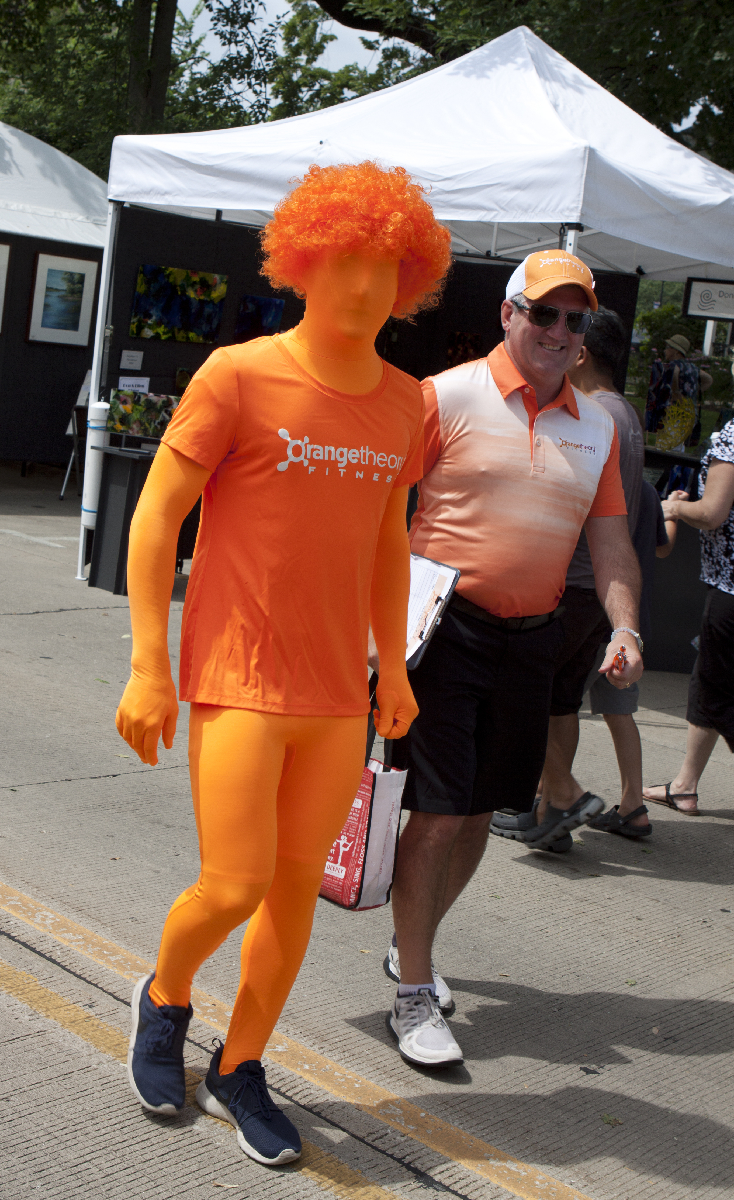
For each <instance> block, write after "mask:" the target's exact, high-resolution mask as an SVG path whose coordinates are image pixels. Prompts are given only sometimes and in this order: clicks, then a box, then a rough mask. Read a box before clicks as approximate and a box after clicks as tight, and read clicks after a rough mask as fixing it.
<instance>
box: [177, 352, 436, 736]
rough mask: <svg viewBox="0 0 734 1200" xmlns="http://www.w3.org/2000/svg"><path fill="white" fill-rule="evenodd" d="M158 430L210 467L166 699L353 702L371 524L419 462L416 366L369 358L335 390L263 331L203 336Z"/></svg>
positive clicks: (334, 709) (362, 662) (296, 710)
mask: <svg viewBox="0 0 734 1200" xmlns="http://www.w3.org/2000/svg"><path fill="white" fill-rule="evenodd" d="M163 440H164V441H165V442H166V443H167V445H169V446H171V447H172V448H173V449H174V450H178V451H179V453H181V454H184V455H185V456H186V457H187V458H190V459H192V460H193V461H194V462H196V463H199V464H200V465H201V466H203V467H207V468H208V469H209V470H210V471H212V472H213V474H212V476H211V478H210V479H209V481H208V483H207V485H206V488H205V490H204V496H203V503H202V514H201V525H200V527H199V536H198V538H197V542H196V550H195V552H194V561H193V565H192V568H191V578H190V579H189V586H188V591H187V595H186V604H185V607H184V617H183V629H182V633H181V668H180V688H181V699H182V700H195V701H197V702H199V703H200V704H217V705H223V706H226V707H229V708H251V709H256V710H258V711H260V712H273V713H289V714H292V715H296V716H360V715H362V714H363V713H367V712H368V711H369V699H368V695H367V670H366V662H367V630H368V625H369V598H370V583H371V579H372V567H373V563H374V556H375V547H376V544H377V535H378V532H379V528H380V523H381V521H382V516H383V513H384V511H385V506H386V504H387V501H388V498H389V495H390V492H391V490H392V488H394V487H401V486H403V485H404V484H411V483H414V482H415V481H416V480H417V479H418V478H419V477H420V474H421V454H422V445H423V397H422V394H421V389H420V385H419V384H418V382H417V380H415V379H413V378H411V377H410V376H409V375H405V374H403V372H402V371H398V370H397V369H396V368H395V367H392V366H389V365H388V364H387V363H383V374H382V380H381V382H380V383H379V384H378V386H377V387H376V388H375V389H374V390H373V391H371V392H368V393H367V394H366V395H360V396H350V395H345V394H344V393H342V392H336V391H333V390H332V389H331V388H328V387H325V386H324V385H323V384H320V383H318V382H317V381H316V380H315V379H313V378H312V377H311V376H310V375H308V374H307V373H306V372H305V371H304V370H303V368H302V367H300V366H299V365H298V363H297V362H296V361H295V359H294V358H293V357H292V356H291V355H290V354H289V353H288V351H287V349H286V348H285V346H284V344H283V343H282V342H281V340H280V338H279V337H278V336H277V335H275V336H274V337H263V338H257V339H256V340H255V341H252V342H247V343H245V344H244V345H241V346H228V347H226V348H222V349H220V350H215V351H214V353H213V354H212V355H211V356H210V357H209V358H208V359H207V361H206V362H205V363H204V365H203V367H201V368H200V369H199V370H198V371H197V373H196V375H195V376H194V378H193V379H192V381H191V383H190V385H189V387H188V388H187V390H186V393H185V395H184V397H183V399H182V401H181V403H180V404H179V406H178V408H177V409H176V411H175V413H174V415H173V419H172V420H171V423H170V425H169V426H168V428H167V430H166V433H165V436H164V438H163Z"/></svg>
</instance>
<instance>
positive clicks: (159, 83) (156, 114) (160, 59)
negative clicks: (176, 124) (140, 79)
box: [147, 0, 178, 131]
mask: <svg viewBox="0 0 734 1200" xmlns="http://www.w3.org/2000/svg"><path fill="white" fill-rule="evenodd" d="M177 7H178V5H177V0H158V3H157V5H156V10H155V27H154V29H153V45H152V46H151V51H150V85H149V89H148V110H147V118H148V125H149V127H150V129H151V131H152V130H158V129H162V128H163V117H164V114H165V110H166V92H167V91H168V78H169V76H170V74H171V42H172V41H173V30H174V26H175V24H176V8H177Z"/></svg>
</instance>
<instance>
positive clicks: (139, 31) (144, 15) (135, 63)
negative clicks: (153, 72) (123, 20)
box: [127, 0, 153, 133]
mask: <svg viewBox="0 0 734 1200" xmlns="http://www.w3.org/2000/svg"><path fill="white" fill-rule="evenodd" d="M152 11H153V0H133V10H132V18H131V21H130V73H129V75H128V84H127V108H128V124H129V127H130V132H131V133H140V132H141V131H142V130H143V127H144V125H145V101H146V96H147V93H148V54H149V47H150V18H151V13H152Z"/></svg>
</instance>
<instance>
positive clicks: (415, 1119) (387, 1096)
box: [0, 883, 589, 1200]
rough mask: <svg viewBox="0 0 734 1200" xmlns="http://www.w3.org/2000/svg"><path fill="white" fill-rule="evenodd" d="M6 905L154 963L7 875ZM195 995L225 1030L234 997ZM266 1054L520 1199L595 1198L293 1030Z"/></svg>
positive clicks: (202, 1012) (97, 953)
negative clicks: (304, 1041) (226, 1000)
mask: <svg viewBox="0 0 734 1200" xmlns="http://www.w3.org/2000/svg"><path fill="white" fill-rule="evenodd" d="M0 909H5V911H6V912H9V913H11V914H12V915H13V916H15V917H18V918H19V919H20V920H21V921H24V922H25V923H26V924H28V925H32V926H33V928H34V929H38V930H41V931H42V932H44V933H48V934H49V935H50V936H51V937H53V938H54V939H55V940H56V941H58V942H61V943H62V944H63V945H65V946H71V947H72V948H73V949H74V950H76V951H77V952H78V953H79V954H83V955H85V957H87V958H91V959H93V961H94V962H97V963H100V964H101V965H102V966H105V967H107V968H108V969H109V970H111V971H114V972H115V973H116V974H118V975H121V976H123V978H125V979H131V980H133V979H139V978H140V976H141V975H146V974H149V973H150V971H151V970H152V969H153V966H152V964H151V963H149V962H146V961H145V959H142V958H139V957H138V956H137V955H135V954H132V953H130V951H128V950H124V949H123V948H122V947H121V946H116V945H115V944H114V942H110V941H108V940H107V939H106V938H103V937H100V936H99V934H96V933H93V932H92V931H91V930H89V929H85V928H84V926H82V925H77V924H76V922H74V921H70V920H69V919H68V918H67V917H64V916H62V915H61V914H60V913H57V912H54V911H53V910H52V909H49V908H46V906H45V905H42V904H39V903H38V901H36V900H33V899H32V898H31V897H30V896H26V895H24V894H23V893H22V892H18V891H16V890H15V888H11V887H8V886H7V885H6V884H3V883H0ZM191 1000H192V1003H193V1005H194V1009H195V1012H196V1018H197V1020H200V1021H203V1022H204V1023H205V1024H207V1025H211V1026H212V1028H214V1029H216V1030H217V1031H218V1032H220V1033H226V1031H227V1026H228V1024H229V1018H230V1014H231V1009H230V1008H228V1007H227V1005H225V1004H222V1002H221V1001H220V1000H216V999H215V998H214V997H213V996H208V995H207V994H206V992H202V991H200V990H199V989H198V988H194V989H193V991H192V995H191ZM266 1054H267V1057H268V1058H269V1059H270V1060H271V1061H272V1062H278V1063H280V1064H281V1065H282V1066H284V1067H286V1068H287V1069H288V1070H289V1071H292V1072H293V1073H294V1074H296V1075H300V1076H301V1077H302V1078H303V1079H307V1080H309V1082H311V1083H314V1084H316V1085H317V1086H318V1087H320V1088H323V1089H324V1091H327V1092H329V1093H330V1094H331V1095H332V1096H336V1097H338V1098H339V1099H340V1100H346V1101H348V1102H349V1103H350V1104H353V1105H354V1106H355V1107H356V1108H360V1109H362V1110H363V1111H364V1112H368V1113H370V1114H371V1115H372V1116H373V1117H376V1118H377V1120H379V1121H382V1122H384V1124H386V1125H390V1126H391V1127H392V1128H393V1129H396V1130H398V1131H399V1132H400V1133H403V1134H405V1135H406V1136H407V1137H410V1138H413V1139H414V1140H415V1141H417V1142H421V1143H422V1144H423V1145H424V1146H428V1147H429V1148H430V1149H431V1150H435V1151H436V1152H437V1153H438V1154H442V1155H443V1156H444V1157H446V1158H448V1159H451V1160H452V1161H453V1162H456V1163H459V1164H461V1166H463V1167H465V1168H466V1169H467V1170H469V1171H472V1172H473V1173H474V1174H476V1175H480V1176H481V1177H482V1178H484V1179H488V1180H489V1181H490V1182H491V1183H493V1184H496V1185H498V1186H500V1187H503V1188H505V1189H506V1190H507V1191H508V1192H510V1193H511V1194H512V1195H513V1196H519V1197H520V1198H521V1200H589V1197H588V1196H586V1195H584V1193H583V1192H579V1191H577V1189H576V1188H573V1187H569V1185H568V1184H565V1183H561V1182H559V1181H558V1180H557V1179H553V1178H552V1177H551V1176H550V1175H546V1174H544V1173H543V1172H542V1171H538V1170H536V1168H535V1167H532V1166H530V1165H529V1164H528V1163H524V1162H521V1161H520V1159H517V1158H514V1157H513V1156H512V1155H511V1154H505V1152H504V1151H503V1150H498V1149H497V1148H496V1147H495V1146H491V1145H490V1144H489V1143H488V1142H485V1141H483V1140H482V1139H481V1138H477V1137H474V1136H473V1135H472V1134H469V1133H465V1132H464V1131H463V1130H462V1129H459V1128H458V1127H457V1126H456V1125H451V1124H450V1123H449V1122H448V1121H443V1120H442V1119H441V1118H440V1117H434V1116H432V1115H431V1114H430V1113H427V1112H424V1111H422V1110H421V1109H420V1108H418V1107H417V1105H415V1104H412V1103H411V1102H410V1101H409V1100H404V1099H402V1097H400V1096H397V1095H396V1094H395V1093H394V1092H390V1091H388V1090H387V1089H386V1088H383V1087H380V1086H379V1084H376V1083H372V1082H370V1080H368V1079H365V1078H364V1077H363V1076H361V1075H358V1074H357V1073H356V1072H355V1071H350V1070H348V1069H347V1068H345V1067H340V1066H339V1064H338V1063H335V1062H333V1061H332V1060H331V1059H329V1058H325V1057H324V1055H322V1054H318V1053H317V1052H316V1051H315V1050H309V1049H308V1048H307V1047H306V1046H303V1045H301V1043H300V1042H297V1041H295V1040H294V1039H293V1038H290V1037H288V1036H287V1035H286V1034H281V1033H279V1032H278V1031H277V1030H276V1032H275V1033H274V1035H273V1038H272V1039H271V1041H270V1042H268V1045H267V1047H266ZM337 1161H338V1160H337Z"/></svg>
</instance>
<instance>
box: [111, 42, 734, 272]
mask: <svg viewBox="0 0 734 1200" xmlns="http://www.w3.org/2000/svg"><path fill="white" fill-rule="evenodd" d="M368 158H371V159H376V160H377V161H379V162H381V163H382V164H384V165H399V166H403V167H405V168H406V169H407V170H408V171H409V172H410V173H411V175H413V176H414V177H415V178H416V179H418V180H419V181H420V182H421V183H423V184H424V185H426V186H427V187H428V188H429V189H430V200H431V203H432V205H433V207H434V211H435V213H436V216H437V217H438V218H439V220H443V221H445V222H447V223H448V224H449V226H450V228H451V230H452V232H453V234H454V236H455V245H456V248H457V249H459V250H462V249H463V250H464V251H465V252H474V253H479V254H483V255H484V254H488V253H491V252H492V249H493V248H494V250H495V252H496V253H497V254H498V255H503V254H505V253H506V252H507V253H508V254H510V253H511V254H518V255H519V256H520V257H522V255H523V251H521V250H520V249H517V250H516V249H515V248H516V247H526V249H525V250H524V253H527V252H528V251H529V249H532V248H533V247H534V246H537V247H538V248H542V247H543V246H547V245H552V244H553V240H554V238H556V239H557V235H558V225H559V224H560V223H563V222H566V223H568V222H579V223H582V224H583V225H584V226H585V233H584V234H582V235H581V236H580V237H579V240H578V243H577V244H578V252H579V254H580V255H581V256H582V257H584V258H588V261H589V263H590V265H591V266H592V268H593V267H595V266H596V267H597V268H598V267H599V266H602V267H603V266H607V267H611V268H612V269H614V270H622V271H634V270H635V269H636V267H637V266H638V265H641V266H642V268H643V270H644V272H645V274H650V275H654V276H657V277H660V278H685V276H686V274H695V273H701V274H708V275H711V274H713V275H715V274H716V273H717V271H718V273H719V275H721V273H722V270H721V269H722V268H727V270H725V272H724V274H725V275H726V276H729V275H732V274H734V175H732V174H731V173H730V172H728V171H726V170H724V169H723V168H721V167H718V166H716V165H715V164H714V163H711V162H709V161H708V160H707V159H705V158H703V157H701V156H700V155H698V154H695V153H694V152H693V151H691V150H689V149H687V148H686V147H684V146H681V145H680V144H679V143H678V142H676V141H674V140H673V139H672V138H670V137H668V136H667V135H666V134H664V133H662V132H661V130H659V129H657V128H656V127H655V126H654V125H651V124H650V123H649V122H648V121H645V120H644V119H643V118H642V117H641V116H639V114H637V113H635V112H634V111H633V110H632V109H630V108H628V107H627V106H626V105H624V104H623V103H622V102H621V101H620V100H617V99H616V98H615V97H614V96H612V95H611V94H610V93H609V92H607V91H605V89H604V88H602V87H601V86H600V85H599V84H597V83H595V82H594V80H592V79H590V78H589V77H588V76H587V75H584V73H583V72H582V71H580V70H579V69H578V68H577V67H575V66H573V64H572V63H570V62H568V61H567V60H566V59H564V58H563V57H562V56H561V55H560V54H558V53H556V51H555V50H552V49H551V48H550V47H549V46H547V45H546V44H545V43H544V42H543V41H541V39H540V38H538V37H536V35H535V34H533V33H532V31H531V30H529V29H528V28H526V27H525V26H520V27H519V28H517V29H514V30H512V31H511V32H509V33H506V34H504V35H503V36H502V37H499V38H496V39H495V40H494V41H492V42H489V43H488V44H487V45H485V46H481V47H479V49H477V50H473V51H472V52H471V53H469V54H466V55H464V56H463V57H462V58H458V59H455V60H453V61H452V62H449V63H446V64H444V65H443V66H440V67H437V68H435V70H433V71H429V72H426V73H425V74H423V75H419V76H416V77H414V78H413V79H409V80H406V81H405V82H404V83H400V84H396V85H395V86H393V87H390V88H386V89H384V90H382V91H379V92H374V93H371V94H370V95H367V96H362V97H359V98H358V99H355V100H351V101H348V102H346V103H344V104H339V105H335V106H334V107H332V108H327V109H321V110H319V111H317V112H313V113H307V114H305V115H302V116H299V117H290V118H287V119H285V120H282V121H274V122H266V123H263V124H261V125H250V126H244V127H241V128H237V129H222V130H215V131H213V132H203V133H185V134H161V135H152V136H124V137H118V138H116V139H115V142H114V145H113V151H112V161H111V170H110V182H109V196H110V198H111V199H115V200H121V201H129V202H131V203H138V204H148V205H153V206H156V207H162V208H169V209H170V208H175V209H176V210H178V211H189V212H191V213H192V215H193V212H194V210H198V212H197V214H196V215H204V214H205V213H206V214H211V215H213V213H214V211H215V210H223V211H224V215H225V219H230V220H237V219H239V220H248V219H251V217H250V218H248V216H247V214H252V213H253V211H257V212H260V213H270V212H272V210H273V207H274V205H275V204H276V203H277V201H278V200H279V199H280V198H281V197H282V196H283V195H284V194H285V192H286V191H287V190H288V187H289V185H290V184H291V182H292V181H293V180H294V179H295V178H298V177H300V176H302V175H303V174H304V173H305V171H306V170H307V169H308V167H309V166H310V165H311V164H312V163H320V164H322V165H326V164H330V163H339V162H360V161H362V160H364V159H368ZM495 226H497V230H495Z"/></svg>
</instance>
